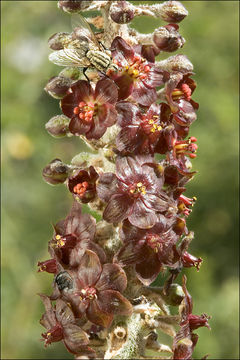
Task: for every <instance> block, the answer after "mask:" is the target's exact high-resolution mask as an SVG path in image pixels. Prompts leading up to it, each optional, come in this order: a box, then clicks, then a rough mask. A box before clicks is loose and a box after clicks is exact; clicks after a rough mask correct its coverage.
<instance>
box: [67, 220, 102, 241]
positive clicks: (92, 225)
mask: <svg viewBox="0 0 240 360" xmlns="http://www.w3.org/2000/svg"><path fill="white" fill-rule="evenodd" d="M95 231H96V220H95V219H94V217H93V216H91V215H89V214H81V215H80V216H79V215H77V216H71V215H70V216H68V217H67V219H66V234H74V235H75V236H77V237H78V238H80V239H81V240H93V239H94V235H95Z"/></svg>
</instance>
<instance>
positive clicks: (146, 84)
mask: <svg viewBox="0 0 240 360" xmlns="http://www.w3.org/2000/svg"><path fill="white" fill-rule="evenodd" d="M112 49H113V50H112V56H113V59H114V62H115V63H116V64H117V65H118V68H119V71H118V72H117V73H112V72H111V71H109V72H108V73H107V75H108V76H110V77H111V78H112V79H113V80H114V81H115V83H116V84H117V85H118V88H119V93H118V94H119V96H118V99H119V100H124V99H126V98H128V97H129V96H130V95H131V96H132V98H133V99H134V100H135V101H136V102H137V103H139V104H141V105H143V106H150V105H151V104H152V103H153V102H154V101H155V100H156V99H157V93H156V87H157V86H160V85H162V84H163V83H164V82H165V81H167V79H168V73H167V72H163V71H161V70H160V69H157V68H156V67H155V66H154V64H153V63H150V62H148V61H147V60H146V59H144V58H142V57H141V56H140V55H139V54H137V53H136V52H135V51H134V49H133V48H132V47H131V46H130V45H128V44H127V43H126V42H125V41H124V40H123V39H122V38H121V37H120V36H117V37H116V38H115V39H114V40H113V42H112Z"/></svg>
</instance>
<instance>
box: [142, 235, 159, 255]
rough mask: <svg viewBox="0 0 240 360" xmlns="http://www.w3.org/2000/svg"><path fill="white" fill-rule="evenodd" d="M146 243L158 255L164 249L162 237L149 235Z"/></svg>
mask: <svg viewBox="0 0 240 360" xmlns="http://www.w3.org/2000/svg"><path fill="white" fill-rule="evenodd" d="M146 243H147V245H148V246H150V248H151V249H153V251H154V252H155V253H158V252H159V250H161V249H162V246H163V244H162V243H161V241H160V237H159V236H158V235H156V234H148V235H147V237H146Z"/></svg>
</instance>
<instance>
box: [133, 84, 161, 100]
mask: <svg viewBox="0 0 240 360" xmlns="http://www.w3.org/2000/svg"><path fill="white" fill-rule="evenodd" d="M131 95H132V98H133V99H134V100H135V101H136V102H137V103H139V104H141V105H143V106H150V105H151V104H152V103H153V102H155V101H156V99H157V93H156V90H155V89H150V88H147V87H146V86H145V84H144V83H143V82H142V81H141V80H138V81H135V83H134V88H133V91H132V94H131Z"/></svg>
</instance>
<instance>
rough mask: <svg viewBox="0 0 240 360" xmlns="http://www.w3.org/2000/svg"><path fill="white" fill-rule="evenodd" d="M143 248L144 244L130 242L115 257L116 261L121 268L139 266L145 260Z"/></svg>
mask: <svg viewBox="0 0 240 360" xmlns="http://www.w3.org/2000/svg"><path fill="white" fill-rule="evenodd" d="M143 246H144V243H138V242H136V241H130V242H129V243H127V244H126V245H124V246H123V247H122V248H121V249H120V251H119V252H118V253H117V254H116V255H115V258H114V260H115V261H116V262H117V263H118V264H120V265H121V266H125V265H127V266H128V265H133V264H137V263H139V262H141V261H142V260H143V259H142V247H143Z"/></svg>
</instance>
